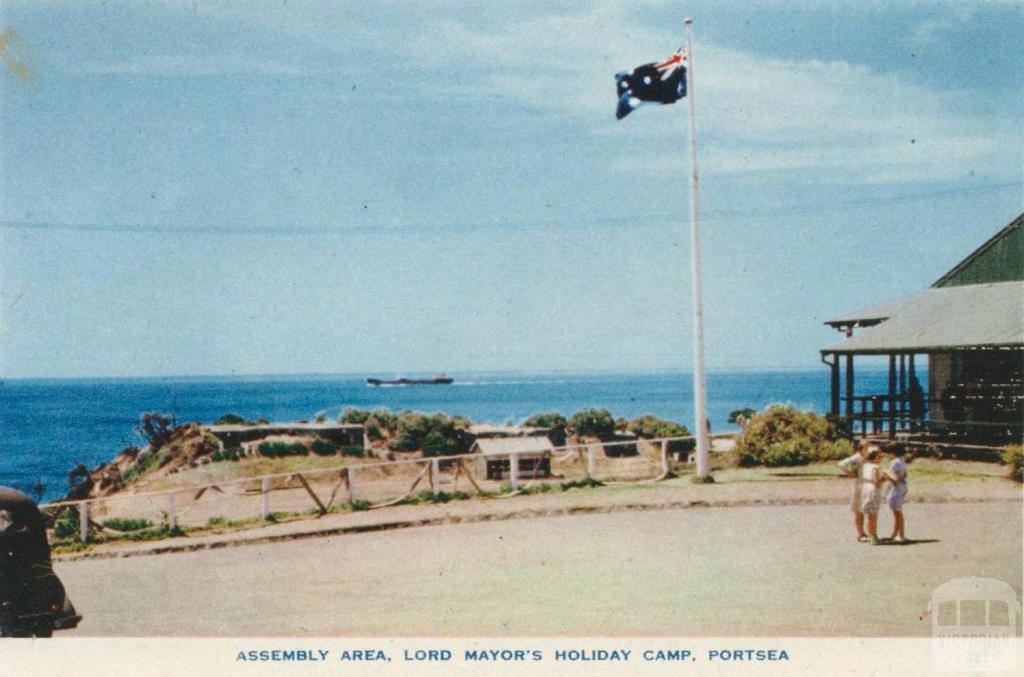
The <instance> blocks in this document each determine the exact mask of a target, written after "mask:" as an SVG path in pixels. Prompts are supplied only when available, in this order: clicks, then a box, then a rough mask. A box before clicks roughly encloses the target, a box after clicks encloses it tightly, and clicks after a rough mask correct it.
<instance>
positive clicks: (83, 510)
mask: <svg viewBox="0 0 1024 677" xmlns="http://www.w3.org/2000/svg"><path fill="white" fill-rule="evenodd" d="M78 538H79V540H81V541H82V543H85V542H86V541H88V540H89V502H88V501H82V502H81V503H79V504H78Z"/></svg>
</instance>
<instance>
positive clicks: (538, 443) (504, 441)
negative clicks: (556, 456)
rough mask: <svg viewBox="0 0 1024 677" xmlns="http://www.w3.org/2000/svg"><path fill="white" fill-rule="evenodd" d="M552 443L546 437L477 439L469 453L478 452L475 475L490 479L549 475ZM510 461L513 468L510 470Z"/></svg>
mask: <svg viewBox="0 0 1024 677" xmlns="http://www.w3.org/2000/svg"><path fill="white" fill-rule="evenodd" d="M554 450H555V446H554V445H553V444H552V443H551V440H549V439H548V438H547V437H493V438H480V439H478V440H477V441H476V442H474V443H473V446H472V447H471V448H470V453H474V454H477V475H478V476H479V475H484V476H486V477H487V479H489V480H503V479H510V480H513V484H515V480H516V479H517V478H520V477H524V478H536V477H550V476H551V454H552V452H554ZM513 461H515V470H516V472H513Z"/></svg>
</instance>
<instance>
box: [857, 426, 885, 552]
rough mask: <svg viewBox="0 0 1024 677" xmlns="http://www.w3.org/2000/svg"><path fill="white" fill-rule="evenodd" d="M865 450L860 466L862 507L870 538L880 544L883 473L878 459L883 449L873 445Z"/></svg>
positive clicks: (873, 542) (874, 542)
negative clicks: (879, 522) (879, 508)
mask: <svg viewBox="0 0 1024 677" xmlns="http://www.w3.org/2000/svg"><path fill="white" fill-rule="evenodd" d="M865 452H866V455H865V457H864V464H863V465H862V466H861V467H860V480H861V486H860V509H861V511H862V512H863V513H864V515H865V516H866V517H867V523H868V533H867V535H868V538H869V539H870V540H871V543H872V544H874V545H878V544H879V543H880V541H879V540H878V506H879V504H880V503H881V502H882V490H881V484H882V473H881V470H880V469H879V467H878V461H879V458H880V457H881V455H882V450H881V449H879V448H878V447H876V446H874V445H872V446H870V447H868V448H867V449H866V450H865Z"/></svg>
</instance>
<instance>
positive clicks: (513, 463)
mask: <svg viewBox="0 0 1024 677" xmlns="http://www.w3.org/2000/svg"><path fill="white" fill-rule="evenodd" d="M508 481H509V482H511V483H512V489H513V490H515V489H518V488H519V454H509V456H508Z"/></svg>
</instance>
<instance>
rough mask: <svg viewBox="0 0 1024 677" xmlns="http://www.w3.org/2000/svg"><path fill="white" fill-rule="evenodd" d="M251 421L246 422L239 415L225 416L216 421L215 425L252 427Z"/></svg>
mask: <svg viewBox="0 0 1024 677" xmlns="http://www.w3.org/2000/svg"><path fill="white" fill-rule="evenodd" d="M251 424H252V422H251V421H246V420H245V419H244V418H243V417H241V416H239V415H238V414H224V415H223V416H221V417H220V418H218V419H217V420H216V421H214V422H213V425H251Z"/></svg>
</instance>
